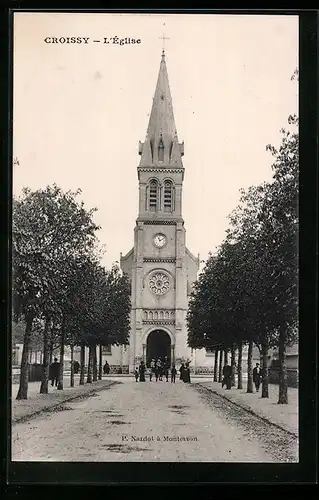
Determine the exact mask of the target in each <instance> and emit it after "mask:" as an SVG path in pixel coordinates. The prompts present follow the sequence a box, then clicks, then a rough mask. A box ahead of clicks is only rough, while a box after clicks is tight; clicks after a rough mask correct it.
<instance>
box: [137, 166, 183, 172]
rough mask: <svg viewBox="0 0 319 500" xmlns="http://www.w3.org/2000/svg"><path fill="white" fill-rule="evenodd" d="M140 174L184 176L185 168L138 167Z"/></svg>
mask: <svg viewBox="0 0 319 500" xmlns="http://www.w3.org/2000/svg"><path fill="white" fill-rule="evenodd" d="M137 171H138V172H156V173H160V172H171V173H172V174H183V173H184V168H183V167H182V168H176V167H165V168H161V167H137Z"/></svg>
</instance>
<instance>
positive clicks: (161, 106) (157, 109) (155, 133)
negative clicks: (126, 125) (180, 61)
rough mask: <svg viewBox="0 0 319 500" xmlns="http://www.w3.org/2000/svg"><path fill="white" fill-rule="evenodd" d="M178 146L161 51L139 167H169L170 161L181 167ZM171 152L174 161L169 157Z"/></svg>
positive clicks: (165, 69) (163, 54) (163, 53)
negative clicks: (162, 149) (161, 150)
mask: <svg viewBox="0 0 319 500" xmlns="http://www.w3.org/2000/svg"><path fill="white" fill-rule="evenodd" d="M160 143H163V145H164V157H163V156H162V154H161V156H160V158H159V157H158V151H159V145H160ZM180 146H181V145H180V144H179V143H178V138H177V131H176V126H175V119H174V113H173V105H172V97H171V92H170V87H169V82H168V74H167V68H166V61H165V51H164V49H163V50H162V57H161V63H160V69H159V73H158V78H157V83H156V88H155V94H154V97H153V104H152V110H151V114H150V119H149V124H148V128H147V134H146V140H145V143H144V144H143V146H142V147H141V148H140V154H141V161H140V166H150V165H157V164H158V163H159V162H160V163H161V164H162V166H169V165H170V163H171V162H172V160H173V163H174V166H177V165H179V166H183V165H182V159H181V156H182V151H181V148H180ZM173 151H174V159H173V158H172V157H171V154H172V152H173ZM150 152H151V155H152V161H151V164H150V161H149V160H150ZM162 158H163V159H162Z"/></svg>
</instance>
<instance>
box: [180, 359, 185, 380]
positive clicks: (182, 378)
mask: <svg viewBox="0 0 319 500" xmlns="http://www.w3.org/2000/svg"><path fill="white" fill-rule="evenodd" d="M184 370H185V365H184V363H182V364H181V366H180V369H179V380H184Z"/></svg>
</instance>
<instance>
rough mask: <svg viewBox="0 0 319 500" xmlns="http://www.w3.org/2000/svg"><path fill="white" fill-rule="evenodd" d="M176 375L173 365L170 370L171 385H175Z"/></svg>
mask: <svg viewBox="0 0 319 500" xmlns="http://www.w3.org/2000/svg"><path fill="white" fill-rule="evenodd" d="M176 373H177V370H176V368H175V365H172V369H171V383H174V384H175V379H176Z"/></svg>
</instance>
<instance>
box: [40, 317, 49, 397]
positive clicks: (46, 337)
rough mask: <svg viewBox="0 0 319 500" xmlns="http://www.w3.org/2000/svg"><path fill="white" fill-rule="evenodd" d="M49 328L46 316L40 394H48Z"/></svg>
mask: <svg viewBox="0 0 319 500" xmlns="http://www.w3.org/2000/svg"><path fill="white" fill-rule="evenodd" d="M49 328H50V319H49V318H47V319H46V321H45V325H44V332H43V375H42V381H41V386H40V394H48V392H49V391H48V385H49V375H50V374H49V371H50V364H49V361H50V347H49Z"/></svg>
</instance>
